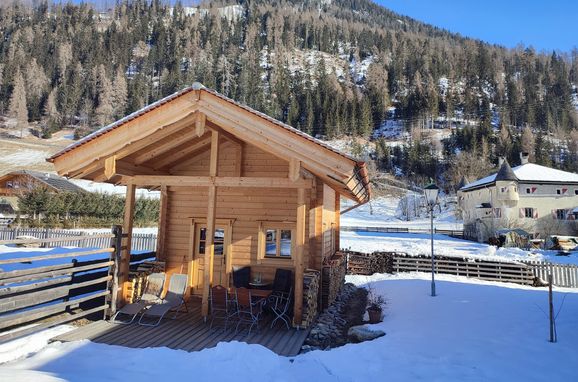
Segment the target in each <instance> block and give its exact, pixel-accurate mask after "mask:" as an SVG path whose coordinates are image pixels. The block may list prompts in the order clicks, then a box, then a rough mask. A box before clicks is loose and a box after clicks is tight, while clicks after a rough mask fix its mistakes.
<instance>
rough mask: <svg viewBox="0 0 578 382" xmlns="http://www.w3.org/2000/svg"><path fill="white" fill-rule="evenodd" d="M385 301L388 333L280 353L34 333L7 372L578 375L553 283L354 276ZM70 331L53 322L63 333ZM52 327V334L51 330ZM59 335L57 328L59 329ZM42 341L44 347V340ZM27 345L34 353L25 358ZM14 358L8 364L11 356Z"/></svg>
mask: <svg viewBox="0 0 578 382" xmlns="http://www.w3.org/2000/svg"><path fill="white" fill-rule="evenodd" d="M348 281H351V282H354V283H356V284H358V285H363V286H365V285H367V283H370V284H371V287H372V288H373V290H374V291H375V292H377V293H379V294H381V295H383V296H384V297H385V298H386V300H387V306H386V309H385V317H384V321H383V322H382V323H380V324H376V325H373V327H374V328H376V329H381V330H383V331H385V332H386V333H387V335H386V336H384V337H381V338H378V339H376V340H374V341H370V342H364V343H361V344H348V345H346V346H343V347H340V348H336V349H333V350H330V351H313V352H309V353H306V354H303V355H299V356H296V357H292V358H287V357H280V356H278V355H276V354H274V353H273V352H271V351H269V350H268V349H266V348H264V347H262V346H260V345H248V344H245V343H240V342H231V343H220V344H219V345H217V347H216V348H212V349H206V350H203V351H201V352H193V353H187V352H185V351H180V350H171V349H168V348H147V349H130V348H124V347H120V346H109V345H103V344H97V343H92V342H90V341H87V340H85V341H78V342H71V343H52V344H49V345H46V339H47V337H48V335H46V334H42V333H39V334H36V335H33V336H31V337H28V339H26V340H20V342H19V343H17V344H16V345H15V344H14V343H12V344H11V343H8V344H4V345H0V355H1V356H2V360H3V361H4V362H6V363H4V364H3V365H1V366H0V380H2V381H11V382H20V381H32V380H33V381H35V382H45V381H78V382H87V381H106V380H109V381H123V380H137V381H164V380H189V379H191V378H193V379H194V380H199V381H206V380H213V379H214V380H222V381H237V382H240V381H255V380H263V381H319V382H322V381H368V380H375V381H382V380H390V381H423V380H426V381H525V382H529V381H557V382H565V381H569V382H570V381H576V380H577V379H578V368H576V366H575V365H576V360H577V359H578V347H577V346H576V344H578V331H576V327H578V294H576V293H566V292H564V291H557V292H555V294H554V303H555V312H556V313H557V315H558V317H557V320H556V329H557V334H558V342H557V343H555V344H552V343H549V342H548V333H549V332H548V330H549V329H548V319H547V315H546V312H547V309H548V300H547V293H546V292H545V290H543V289H542V290H538V289H533V288H526V287H521V286H514V285H513V284H512V285H509V286H508V287H505V284H494V283H490V282H478V281H472V280H468V279H465V278H462V277H457V276H444V275H440V276H439V277H438V281H437V291H438V296H437V297H433V298H432V297H430V296H429V280H428V275H426V274H404V275H400V276H389V275H374V276H371V277H367V276H354V277H350V278H349V279H348ZM63 330H66V329H52V331H55V332H61V331H63ZM45 333H46V332H45ZM55 334H56V333H55ZM41 347H43V348H42V349H41V350H39V348H41ZM28 353H34V354H30V355H28V356H26V354H28ZM9 360H12V361H10V362H7V361H9Z"/></svg>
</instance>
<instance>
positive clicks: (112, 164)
mask: <svg viewBox="0 0 578 382" xmlns="http://www.w3.org/2000/svg"><path fill="white" fill-rule="evenodd" d="M115 174H116V155H113V156H111V157H108V158H106V159H105V160H104V177H105V178H106V180H109V179H110V178H112V177H113V176H114V175H115Z"/></svg>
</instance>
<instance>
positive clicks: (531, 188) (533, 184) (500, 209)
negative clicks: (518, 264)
mask: <svg viewBox="0 0 578 382" xmlns="http://www.w3.org/2000/svg"><path fill="white" fill-rule="evenodd" d="M505 166H508V165H507V163H506V164H505ZM508 167H509V166H508ZM507 170H509V171H510V172H507V171H506V172H505V173H507V174H510V175H511V174H512V173H513V174H514V175H515V177H513V176H506V177H505V178H506V179H503V178H504V177H503V176H502V177H500V176H499V174H500V173H502V171H500V172H499V173H498V174H493V175H491V176H489V177H486V178H483V179H480V180H478V181H475V182H472V183H470V184H467V185H465V186H464V187H462V188H461V189H460V190H459V191H458V206H459V209H460V212H461V214H462V217H463V220H464V227H470V228H472V227H475V229H476V231H477V235H478V240H479V241H486V240H487V239H488V238H489V237H492V236H494V235H495V231H496V230H498V229H503V228H521V229H523V230H525V231H527V232H529V233H531V234H533V236H534V237H536V238H542V239H543V238H546V237H547V236H549V235H553V234H556V235H575V234H576V229H577V227H578V225H577V224H576V223H577V221H576V218H577V217H578V209H576V208H577V207H578V174H574V173H569V172H564V171H560V170H555V169H551V168H548V167H544V166H539V165H536V164H532V163H525V164H522V165H520V166H518V167H514V168H512V169H507ZM496 178H498V180H496ZM575 209H576V210H575Z"/></svg>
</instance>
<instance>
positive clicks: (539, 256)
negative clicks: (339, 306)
mask: <svg viewBox="0 0 578 382" xmlns="http://www.w3.org/2000/svg"><path fill="white" fill-rule="evenodd" d="M340 245H341V248H342V249H348V250H352V251H356V252H363V253H371V252H376V251H382V252H403V253H407V254H409V255H413V256H415V255H429V254H430V253H431V238H430V235H429V234H427V233H423V234H422V233H378V232H350V231H342V232H341V234H340ZM434 253H435V254H436V255H438V256H450V257H460V258H463V257H468V258H476V259H485V260H510V261H519V260H534V261H549V262H552V263H559V264H578V252H571V253H570V254H569V255H568V256H558V251H546V250H532V251H526V250H523V249H520V248H497V247H494V246H492V245H488V244H483V243H476V242H473V241H468V240H462V239H456V238H453V237H449V236H446V235H439V234H436V235H434Z"/></svg>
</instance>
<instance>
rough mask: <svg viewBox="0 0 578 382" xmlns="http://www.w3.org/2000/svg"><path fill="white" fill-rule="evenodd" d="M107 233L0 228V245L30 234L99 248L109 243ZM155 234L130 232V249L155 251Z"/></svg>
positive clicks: (48, 244)
mask: <svg viewBox="0 0 578 382" xmlns="http://www.w3.org/2000/svg"><path fill="white" fill-rule="evenodd" d="M107 235H109V234H105V235H104V236H103V235H102V234H88V233H86V232H83V231H70V230H64V229H49V228H0V245H1V244H3V243H7V242H10V243H12V242H14V240H15V239H16V238H17V237H19V236H32V237H35V238H37V239H49V238H58V239H62V238H72V239H71V240H70V242H69V245H70V246H74V247H78V248H101V247H104V246H107V245H108V244H109V241H110V239H109V238H108V237H107ZM61 241H62V240H56V241H51V240H44V241H42V242H40V244H42V246H43V247H54V246H57V245H58V244H59V243H60V242H61ZM156 246H157V235H156V234H154V233H152V234H143V233H133V234H132V249H133V251H151V252H152V251H156Z"/></svg>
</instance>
